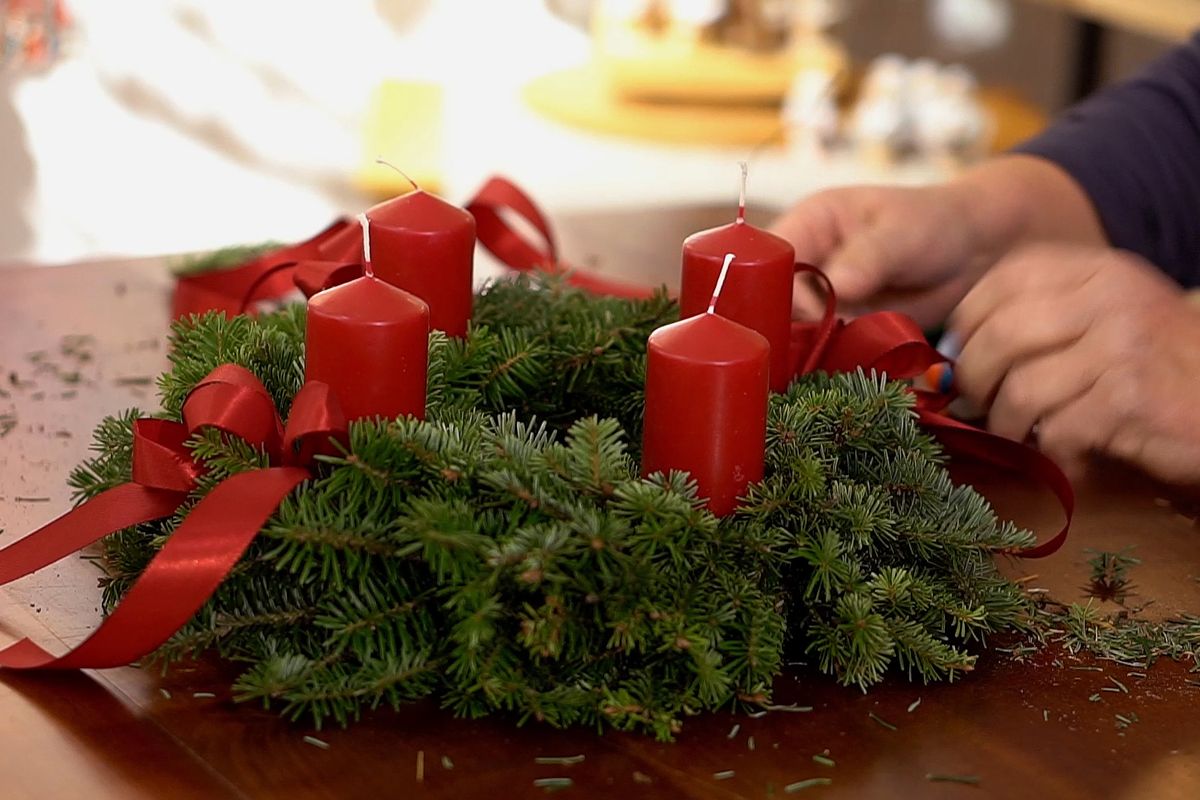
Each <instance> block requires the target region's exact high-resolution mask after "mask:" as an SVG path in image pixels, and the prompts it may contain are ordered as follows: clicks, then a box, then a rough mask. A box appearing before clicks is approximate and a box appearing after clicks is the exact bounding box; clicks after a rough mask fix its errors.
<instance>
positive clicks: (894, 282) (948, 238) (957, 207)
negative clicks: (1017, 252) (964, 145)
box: [771, 185, 986, 327]
mask: <svg viewBox="0 0 1200 800" xmlns="http://www.w3.org/2000/svg"><path fill="white" fill-rule="evenodd" d="M962 200H963V198H962V197H961V195H960V193H959V192H958V191H957V189H956V188H954V187H952V186H950V185H942V186H932V187H922V188H902V187H886V186H862V187H848V188H841V189H830V190H827V191H823V192H819V193H817V194H814V195H812V196H810V197H808V198H806V199H804V200H802V201H800V202H799V203H797V204H796V205H794V206H793V207H792V208H791V209H790V210H788V211H787V212H786V213H784V214H783V215H782V216H781V217H779V219H777V220H776V221H775V222H774V223H773V224H772V226H771V230H772V231H773V232H774V233H776V234H778V235H779V236H782V237H783V238H785V239H787V240H788V241H789V242H791V243H792V245H793V246H794V247H795V248H796V259H797V260H798V261H802V262H807V263H809V264H813V265H814V266H817V267H820V268H821V270H822V271H823V272H824V273H825V275H826V276H827V277H828V278H829V280H830V283H832V284H833V288H834V291H835V292H836V294H837V298H838V302H839V305H840V307H841V311H842V312H843V314H847V315H851V316H857V315H859V314H862V313H865V312H867V311H870V310H873V309H876V308H888V309H891V310H895V311H903V312H904V313H906V314H908V315H909V316H911V317H913V318H914V319H916V320H917V322H918V323H920V324H921V325H923V326H926V327H932V326H936V325H939V324H941V322H942V321H943V320H945V318H946V315H947V314H948V313H949V312H950V310H951V309H952V308H954V305H955V304H956V303H957V302H958V301H959V300H961V299H962V297H963V295H965V294H966V292H967V290H968V289H969V288H970V287H971V285H972V283H973V282H974V280H975V279H976V277H977V274H976V273H977V272H978V271H979V270H980V269H981V268H986V264H983V263H981V261H982V259H981V258H980V255H981V250H982V247H981V244H980V242H979V241H978V237H977V236H976V232H975V230H974V229H973V227H972V226H971V225H970V224H969V222H968V219H967V217H968V215H967V213H966V209H965V206H964V204H963V202H962ZM793 297H794V313H795V314H796V316H797V317H801V318H815V317H817V316H819V315H820V311H821V308H822V307H823V303H821V302H819V300H818V299H817V297H816V296H815V294H814V293H813V290H812V288H811V286H810V285H809V284H808V283H807V282H805V281H804V280H803V278H802V277H798V278H797V283H796V287H795V291H794V292H793Z"/></svg>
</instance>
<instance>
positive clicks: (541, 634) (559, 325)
mask: <svg viewBox="0 0 1200 800" xmlns="http://www.w3.org/2000/svg"><path fill="white" fill-rule="evenodd" d="M676 316H677V309H676V307H675V305H674V304H673V302H672V301H670V300H669V299H668V298H667V297H666V295H665V294H662V293H660V294H658V295H655V296H654V297H653V298H651V299H649V300H645V301H628V300H618V299H612V298H595V297H591V296H588V295H585V294H583V293H581V292H578V291H574V290H571V289H568V288H567V287H565V286H564V285H562V284H561V283H558V282H555V281H546V282H530V281H528V280H524V279H522V280H517V281H514V282H508V283H497V284H493V285H491V286H490V287H488V288H487V289H486V290H485V291H484V292H482V293H481V294H480V295H479V296H478V297H477V298H476V308H475V320H474V323H473V326H472V328H471V330H470V332H469V335H468V336H467V337H466V338H464V339H461V340H456V339H448V338H447V337H445V336H443V335H441V334H436V333H435V334H434V335H433V336H431V337H430V368H429V394H428V399H429V401H428V410H427V418H426V419H425V420H423V421H418V420H414V419H395V420H382V419H381V420H366V421H360V422H356V423H354V424H353V425H351V429H350V439H349V446H348V447H347V448H346V449H345V452H344V453H342V454H341V455H339V456H337V457H327V458H324V459H323V460H322V461H321V463H320V464H319V465H318V468H317V471H316V474H315V476H314V479H313V480H312V481H311V482H309V483H307V484H305V486H304V487H303V488H302V489H301V490H300V491H297V492H295V493H293V494H292V495H291V496H290V497H289V498H287V499H286V500H285V501H284V502H283V504H282V505H281V506H280V508H279V510H278V511H277V513H276V514H275V515H274V516H273V517H272V518H271V519H270V520H269V521H268V523H267V524H266V526H265V527H264V529H263V531H262V534H261V535H260V536H259V537H258V539H257V540H256V541H255V543H254V544H253V545H252V546H251V548H250V550H249V551H248V553H247V554H246V556H245V557H244V558H243V559H242V561H241V562H240V563H239V565H238V566H237V567H236V568H235V570H234V572H233V573H232V574H231V575H230V576H229V578H228V579H227V580H226V581H225V583H224V584H223V585H222V586H221V588H220V589H219V590H218V592H217V593H216V595H215V596H214V597H213V598H212V599H211V600H210V601H209V603H208V604H207V605H206V606H205V607H204V608H203V609H202V611H201V612H200V613H199V614H198V615H197V616H196V617H195V618H194V619H193V620H192V621H191V622H190V623H189V624H188V625H187V626H185V627H184V629H182V630H181V631H180V632H179V633H178V634H177V635H176V636H175V637H174V638H173V639H172V640H171V641H170V642H169V643H168V644H167V645H166V646H165V647H164V648H163V649H162V651H161V652H160V655H161V656H162V657H163V658H164V659H166V660H167V661H168V662H169V661H170V660H172V659H175V658H179V657H183V656H186V655H191V654H194V653H198V652H203V651H209V650H211V651H215V652H216V653H218V654H219V655H220V656H221V657H223V658H227V659H231V660H238V661H242V662H245V663H246V664H247V667H246V670H245V671H244V672H243V674H242V675H241V677H240V678H239V679H238V680H237V683H236V686H235V690H236V694H237V696H238V697H239V698H241V699H243V700H258V701H261V702H263V703H264V704H267V705H273V706H275V707H278V708H280V709H281V710H282V711H283V713H285V714H286V715H288V716H289V717H307V718H311V719H313V720H314V721H315V722H316V723H318V724H320V723H321V722H323V721H325V720H333V721H335V722H338V723H341V724H346V723H347V722H349V721H351V720H353V719H355V718H356V717H357V716H358V715H359V714H360V713H361V712H362V710H363V709H367V708H374V707H376V706H379V705H388V706H396V705H399V704H401V703H404V702H408V701H411V700H414V699H417V698H421V697H427V696H432V697H436V698H438V699H439V700H440V702H441V703H442V704H443V705H444V706H446V707H448V708H450V709H452V710H453V711H454V712H455V713H458V714H462V715H466V716H479V715H483V714H489V713H496V712H504V713H508V714H511V715H513V716H515V717H516V718H517V719H518V720H526V719H535V720H539V721H544V722H547V723H550V724H552V725H575V724H586V725H591V726H605V725H608V726H612V727H615V728H619V729H632V730H642V731H647V732H650V733H653V734H654V735H656V736H658V737H659V738H670V737H671V736H673V735H674V734H675V733H676V732H677V731H678V730H679V727H680V725H681V724H682V720H683V718H684V717H685V716H687V715H690V714H694V713H697V712H700V711H703V710H707V709H715V708H718V707H722V706H727V705H730V704H736V703H747V704H752V705H763V704H766V703H768V702H769V697H770V693H771V687H772V682H773V679H774V678H775V677H776V676H777V675H778V674H779V673H780V670H781V668H782V664H783V662H784V659H785V655H786V654H788V653H789V652H791V653H805V652H807V653H809V654H810V655H811V657H812V659H813V661H814V663H816V664H817V665H818V666H819V668H820V669H821V670H822V671H824V672H827V673H829V674H832V675H835V676H836V677H837V678H838V679H839V680H840V681H841V682H843V683H845V684H849V685H855V686H860V687H863V688H866V687H869V686H870V685H872V684H874V683H876V682H878V681H879V680H880V679H881V678H882V677H883V676H884V675H885V674H887V672H888V671H889V670H892V669H898V670H900V671H902V672H904V673H905V674H907V675H909V676H910V677H912V678H914V679H921V680H925V681H929V680H950V679H954V678H956V677H959V676H960V675H962V674H963V673H964V672H967V671H969V670H970V669H971V668H972V667H973V665H974V663H975V658H976V649H977V645H978V644H979V643H980V642H982V641H983V640H984V638H985V637H986V636H987V635H988V634H989V633H991V632H994V631H997V630H1001V629H1006V628H1010V627H1013V626H1018V625H1021V624H1023V623H1024V621H1025V620H1026V618H1027V616H1028V614H1029V611H1030V609H1029V607H1028V606H1027V603H1026V601H1025V600H1024V598H1023V595H1022V592H1021V591H1020V589H1019V587H1017V586H1016V585H1015V584H1013V583H1012V582H1010V581H1008V580H1006V579H1005V578H1003V577H1002V576H1001V575H1000V574H999V573H998V572H997V570H996V568H995V565H994V563H993V560H994V556H995V554H996V553H997V552H1002V551H1008V550H1010V549H1013V548H1019V547H1023V546H1026V545H1029V544H1030V543H1031V541H1032V537H1031V536H1030V534H1029V533H1027V532H1025V531H1021V530H1018V529H1016V528H1014V527H1013V526H1012V525H1010V524H1008V523H1004V522H1000V521H998V520H997V519H996V517H995V515H994V513H993V512H992V510H991V508H990V507H989V506H988V504H987V503H986V501H984V499H983V498H982V497H980V496H979V495H978V494H977V493H976V492H974V491H973V490H972V489H971V488H969V487H965V486H955V485H954V484H953V483H952V482H951V480H950V478H949V476H948V474H947V472H946V470H945V469H944V466H943V463H942V456H941V452H940V450H939V448H938V446H937V445H936V444H935V443H934V442H933V441H932V440H931V439H930V438H929V437H928V436H927V435H926V434H924V433H923V432H922V431H921V430H920V429H919V428H918V427H917V425H916V421H915V415H914V414H913V411H912V401H911V396H910V395H909V393H907V392H906V391H905V388H904V387H903V386H901V385H900V384H897V383H894V382H889V381H887V380H885V379H884V378H883V377H879V376H874V375H865V374H862V373H861V372H860V373H854V374H843V375H833V376H825V375H814V376H810V377H806V378H804V379H801V380H799V381H797V382H796V383H795V384H793V386H792V387H791V388H790V390H789V391H788V392H787V393H785V394H781V395H776V396H774V397H772V399H771V404H770V409H769V419H768V431H767V471H766V477H765V479H764V480H763V481H762V482H761V483H759V484H757V485H754V486H752V487H751V488H750V490H749V491H748V494H747V497H746V498H745V499H744V503H743V504H742V506H741V508H740V509H739V510H738V511H737V512H736V513H735V514H733V515H731V516H730V517H727V518H724V519H717V518H715V517H713V516H712V515H711V514H710V513H708V511H707V510H705V509H704V502H703V500H702V499H701V498H698V497H697V494H696V489H695V485H694V484H693V483H691V482H690V481H689V479H688V476H686V475H683V474H677V473H673V474H670V475H652V476H649V477H647V478H642V477H640V475H639V470H638V464H637V456H638V448H639V444H640V425H641V410H642V385H643V380H644V373H645V342H646V337H647V336H648V334H649V333H650V332H651V331H652V330H653V329H654V328H655V327H658V326H659V325H661V324H663V323H665V322H669V321H671V320H672V319H674V318H675V317H676ZM303 322H304V317H303V309H302V308H301V307H293V308H288V309H285V310H283V311H281V312H278V313H275V314H270V315H266V316H263V317H261V318H258V319H251V318H248V317H236V318H234V319H228V320H227V319H225V318H224V317H222V316H219V315H215V314H210V315H207V316H204V317H193V318H191V319H189V320H186V321H184V322H181V323H179V324H177V325H176V326H175V328H174V330H173V334H172V338H173V343H172V350H171V369H170V371H169V372H167V373H166V374H164V375H163V376H162V377H161V378H160V381H159V388H160V391H161V395H162V406H163V412H162V413H163V414H164V415H166V416H167V417H170V418H178V415H179V411H180V407H181V405H182V401H183V399H184V398H185V397H186V395H187V392H188V391H189V390H190V389H191V388H192V387H193V386H194V385H195V384H196V382H197V381H199V380H200V379H201V378H203V376H204V375H205V374H207V372H208V371H209V370H211V369H212V368H214V367H216V366H218V365H219V364H221V363H224V362H227V361H232V362H235V363H238V364H242V365H243V366H246V367H248V368H249V369H251V370H252V371H254V372H255V373H256V374H257V375H258V376H259V377H260V378H261V379H262V380H263V382H264V384H265V385H266V387H267V389H268V391H269V392H270V393H271V395H272V396H273V397H274V398H275V400H276V402H277V404H278V405H279V407H280V409H281V411H283V412H284V413H285V414H286V411H287V408H288V406H289V405H290V401H291V398H292V397H293V396H294V394H295V392H296V391H297V389H298V388H299V386H300V383H301V381H302V377H303V346H304V331H303ZM133 418H134V413H133V412H130V413H129V414H127V415H125V416H122V417H119V418H113V419H110V420H105V421H104V422H103V423H102V424H101V425H100V427H99V428H98V429H97V436H96V448H97V451H98V453H97V455H96V456H95V457H94V458H92V459H91V460H89V461H88V462H85V463H84V464H83V465H81V466H80V467H79V468H78V469H77V470H76V472H75V473H74V475H73V476H72V486H73V487H75V489H76V491H77V493H78V494H79V496H80V497H89V496H92V495H93V494H95V493H96V492H98V491H101V490H103V489H104V488H107V487H108V486H111V485H114V484H116V483H119V482H121V481H122V480H126V479H127V478H128V476H129V458H130V440H131V424H132V420H133ZM190 446H191V448H192V451H193V454H194V455H195V457H196V458H197V459H198V460H200V461H201V462H202V463H203V464H205V465H206V467H207V468H208V475H207V476H206V478H205V480H203V481H201V483H200V485H199V486H198V487H197V489H196V490H195V492H194V493H193V496H192V497H191V498H189V500H188V502H187V503H185V504H184V505H183V506H182V507H181V509H180V512H179V514H177V515H176V517H174V518H172V519H166V520H162V521H160V522H157V523H154V524H151V525H143V526H139V527H138V528H136V529H132V530H129V531H123V532H121V533H118V534H115V535H113V536H111V537H109V538H108V539H107V540H106V542H105V555H106V565H107V569H108V571H109V575H110V578H109V583H108V591H107V593H106V607H108V608H111V607H112V605H113V604H114V603H116V602H117V601H118V600H119V598H120V596H121V594H122V593H123V592H124V591H125V590H127V589H128V587H129V585H130V584H131V582H132V581H133V580H134V579H135V578H136V576H137V575H138V574H139V573H140V572H141V570H143V569H144V568H145V565H146V563H148V561H149V560H150V559H151V558H152V557H153V555H154V554H155V552H157V550H158V549H159V548H161V546H162V545H163V543H164V542H165V541H166V540H167V539H168V538H169V536H170V534H171V531H172V530H174V527H175V526H176V525H177V524H178V522H179V520H180V519H181V518H182V517H183V516H185V515H186V513H187V511H188V510H189V509H190V508H191V507H192V505H194V502H195V501H196V500H198V499H199V498H200V497H202V496H203V495H204V494H205V493H206V492H207V491H208V490H210V489H211V487H212V486H213V485H215V483H216V482H218V481H219V480H220V479H221V478H223V477H225V476H227V475H230V474H233V473H235V472H240V471H244V470H247V469H254V468H256V467H257V466H259V465H261V464H263V463H265V461H264V459H265V456H264V455H263V454H261V453H259V452H257V451H255V450H254V449H253V448H250V447H249V446H247V445H246V444H245V443H244V442H241V441H238V440H232V439H230V437H228V436H225V435H222V434H218V433H215V432H206V433H204V432H202V433H201V434H199V435H198V436H197V437H195V438H194V439H193V440H192V442H191V443H190Z"/></svg>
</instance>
